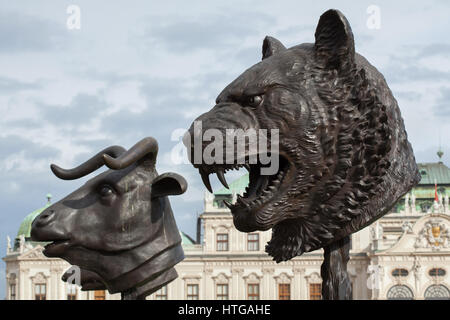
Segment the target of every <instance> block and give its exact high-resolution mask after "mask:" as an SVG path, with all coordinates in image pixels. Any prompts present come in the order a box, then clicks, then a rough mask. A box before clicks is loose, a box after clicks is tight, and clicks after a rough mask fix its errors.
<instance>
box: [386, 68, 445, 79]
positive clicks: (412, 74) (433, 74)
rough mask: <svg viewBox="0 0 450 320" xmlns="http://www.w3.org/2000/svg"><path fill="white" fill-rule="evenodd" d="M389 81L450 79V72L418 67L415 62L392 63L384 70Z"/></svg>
mask: <svg viewBox="0 0 450 320" xmlns="http://www.w3.org/2000/svg"><path fill="white" fill-rule="evenodd" d="M383 73H384V75H385V77H386V79H387V80H388V82H405V81H408V82H411V81H421V80H431V81H438V80H450V72H446V71H439V70H433V69H430V68H426V67H418V66H416V65H413V64H408V65H395V64H391V65H390V66H388V67H386V68H385V71H383Z"/></svg>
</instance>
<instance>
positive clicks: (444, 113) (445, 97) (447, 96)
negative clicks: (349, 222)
mask: <svg viewBox="0 0 450 320" xmlns="http://www.w3.org/2000/svg"><path fill="white" fill-rule="evenodd" d="M440 91H441V95H440V97H439V98H438V99H437V100H436V103H435V105H434V106H433V112H434V115H435V116H436V117H437V118H439V119H441V120H443V121H445V122H448V118H449V117H450V88H449V87H443V88H441V90H440Z"/></svg>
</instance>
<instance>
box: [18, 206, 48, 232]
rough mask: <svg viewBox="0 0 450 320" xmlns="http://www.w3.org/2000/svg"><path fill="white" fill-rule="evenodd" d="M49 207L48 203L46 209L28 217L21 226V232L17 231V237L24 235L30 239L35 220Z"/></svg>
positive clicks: (38, 210)
mask: <svg viewBox="0 0 450 320" xmlns="http://www.w3.org/2000/svg"><path fill="white" fill-rule="evenodd" d="M49 206H50V203H47V204H46V205H45V206H44V207H42V208H40V209H37V210H35V211H33V212H32V213H30V214H29V215H27V216H26V217H25V219H23V221H22V223H21V224H20V227H19V231H17V237H19V236H20V235H22V234H23V235H24V236H25V238H29V237H30V232H31V224H32V223H33V221H34V219H35V218H36V217H37V216H38V215H39V214H40V213H41V212H42V211H44V210H45V209H46V208H47V207H49Z"/></svg>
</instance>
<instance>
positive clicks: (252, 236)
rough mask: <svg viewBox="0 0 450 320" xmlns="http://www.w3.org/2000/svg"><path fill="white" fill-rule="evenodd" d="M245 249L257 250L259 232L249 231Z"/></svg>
mask: <svg viewBox="0 0 450 320" xmlns="http://www.w3.org/2000/svg"><path fill="white" fill-rule="evenodd" d="M247 250H248V251H259V233H249V234H248V235H247Z"/></svg>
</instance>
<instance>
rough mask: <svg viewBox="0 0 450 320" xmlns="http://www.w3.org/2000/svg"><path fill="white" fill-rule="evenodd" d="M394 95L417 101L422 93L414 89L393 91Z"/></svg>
mask: <svg viewBox="0 0 450 320" xmlns="http://www.w3.org/2000/svg"><path fill="white" fill-rule="evenodd" d="M394 96H395V97H397V98H400V99H405V100H409V101H417V100H419V99H420V98H421V97H422V94H420V93H419V92H416V91H395V92H394Z"/></svg>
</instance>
